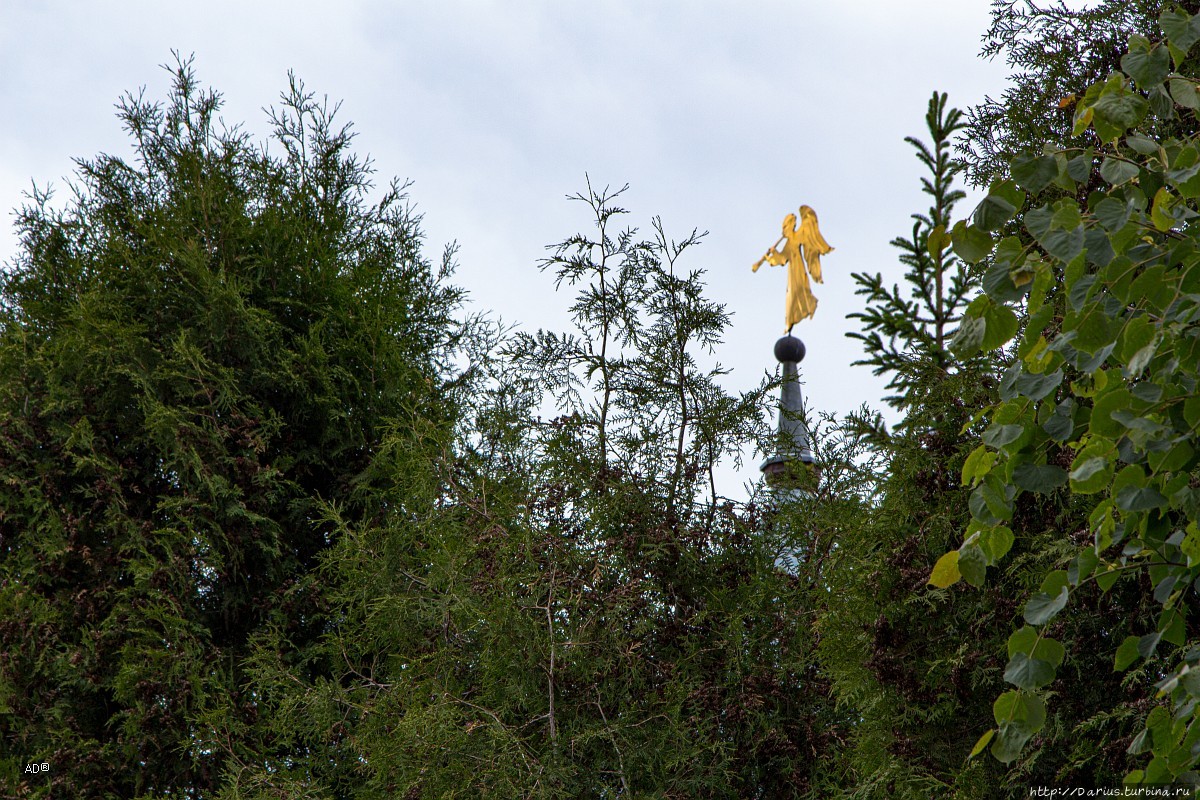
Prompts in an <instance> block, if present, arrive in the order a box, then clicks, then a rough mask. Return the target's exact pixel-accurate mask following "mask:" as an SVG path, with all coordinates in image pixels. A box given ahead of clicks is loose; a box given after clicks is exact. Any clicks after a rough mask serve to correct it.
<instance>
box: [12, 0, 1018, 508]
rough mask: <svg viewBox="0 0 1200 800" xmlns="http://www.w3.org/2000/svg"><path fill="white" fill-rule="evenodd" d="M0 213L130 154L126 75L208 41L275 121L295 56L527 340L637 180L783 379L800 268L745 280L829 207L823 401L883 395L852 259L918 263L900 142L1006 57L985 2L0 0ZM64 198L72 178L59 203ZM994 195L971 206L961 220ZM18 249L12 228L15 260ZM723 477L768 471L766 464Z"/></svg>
mask: <svg viewBox="0 0 1200 800" xmlns="http://www.w3.org/2000/svg"><path fill="white" fill-rule="evenodd" d="M0 10H2V11H3V13H2V14H0V109H3V113H4V115H5V123H4V124H3V125H0V152H2V153H3V158H0V205H3V207H4V208H5V209H6V210H8V209H13V208H15V207H16V206H18V205H19V204H20V203H21V200H22V198H21V193H22V192H23V191H25V190H27V189H28V187H29V185H30V181H31V179H32V180H36V181H37V182H38V184H39V185H44V184H46V183H51V184H52V185H54V186H57V187H59V189H60V190H61V189H63V188H64V183H65V179H66V178H67V177H69V176H70V174H71V171H72V169H73V167H72V163H71V159H72V158H73V157H90V156H93V155H95V154H96V153H98V152H101V151H107V152H112V153H119V154H123V153H126V152H128V150H127V143H126V138H125V135H124V133H123V132H122V131H121V129H120V124H119V122H118V121H117V119H116V118H115V116H114V103H115V102H116V100H117V99H118V97H119V96H120V95H121V94H122V93H123V92H125V91H128V90H137V89H138V88H139V87H141V86H145V87H146V90H147V96H148V97H151V98H156V99H157V98H163V97H165V94H166V90H167V88H168V86H169V83H170V77H169V75H168V74H167V73H166V72H165V71H164V70H162V69H160V68H159V65H161V64H164V63H167V62H170V61H171V60H172V57H171V50H172V49H174V50H178V51H180V52H182V53H183V54H185V55H186V54H194V55H195V68H196V70H197V73H198V75H199V78H200V80H201V81H202V82H203V83H205V84H207V85H210V86H212V87H213V88H215V89H217V90H218V91H219V92H221V93H222V94H223V95H224V98H225V109H224V114H223V116H224V117H225V119H226V120H227V121H229V122H244V123H245V124H246V128H247V129H248V130H249V131H250V132H252V133H255V134H262V133H265V131H266V130H267V125H266V122H265V114H264V112H263V111H262V109H263V107H265V106H268V105H271V104H273V103H275V102H276V101H277V98H278V96H279V93H280V91H282V90H283V89H284V88H285V87H286V82H287V72H288V70H289V69H292V70H295V72H296V73H297V75H298V76H299V77H301V78H302V79H303V80H304V81H305V82H306V84H307V85H308V88H309V89H312V90H314V91H316V92H317V93H318V94H327V95H328V96H329V97H330V99H331V100H335V101H336V100H341V101H342V111H341V115H342V119H344V120H346V121H353V123H354V126H355V129H356V130H357V131H358V135H359V136H358V139H357V149H358V151H359V152H364V153H368V154H370V155H371V156H372V157H373V159H374V161H375V165H376V167H377V169H378V171H379V176H378V177H379V178H380V182H381V183H386V182H387V179H388V178H390V177H392V176H397V177H400V178H402V179H411V180H412V181H413V182H414V183H413V186H412V189H411V197H412V199H413V201H414V202H415V204H416V205H417V207H418V209H419V210H421V211H422V212H423V213H424V229H425V232H426V234H427V243H428V251H427V252H428V255H429V256H430V258H432V259H436V258H438V257H439V255H440V253H441V250H442V248H443V246H444V245H445V244H447V243H449V242H452V241H457V243H458V245H459V255H458V261H459V264H460V268H459V272H458V274H457V282H458V283H459V284H460V285H462V286H464V287H465V288H466V289H467V290H468V291H469V292H470V293H471V296H472V300H473V305H474V307H475V308H477V309H490V310H492V311H493V312H494V313H495V314H496V315H498V316H500V317H501V318H503V319H504V320H505V321H506V322H510V323H517V324H519V325H520V326H522V327H524V328H527V329H530V330H536V329H537V328H539V327H545V328H552V329H558V330H562V329H565V328H566V327H567V325H568V319H567V314H566V310H565V309H566V307H567V306H568V305H569V300H570V298H569V297H567V296H556V295H555V293H554V288H553V279H552V276H550V275H548V274H545V273H541V272H539V271H538V269H537V263H538V261H539V259H541V258H543V257H544V256H545V255H546V250H545V246H546V245H548V244H551V243H554V242H558V241H561V240H562V239H565V238H566V237H567V236H569V235H570V234H572V233H574V232H576V231H581V230H585V229H586V226H587V224H588V211H587V208H586V207H585V206H583V204H581V203H578V202H568V201H567V200H566V199H565V196H566V195H569V194H574V193H576V192H579V191H582V190H583V189H584V188H585V177H584V176H585V173H586V174H587V175H590V177H591V181H592V184H593V186H596V187H602V186H604V185H611V186H613V187H619V186H621V185H623V184H625V183H629V184H630V189H629V191H628V192H627V193H626V194H625V195H624V197H623V203H622V205H623V206H625V207H626V208H628V209H630V211H631V212H632V214H631V215H630V216H629V217H627V220H628V222H629V223H630V224H632V225H634V226H637V227H640V228H642V229H643V230H648V229H649V226H650V220H651V218H652V217H653V216H655V215H658V216H661V217H662V219H663V223H664V225H665V226H666V229H667V232H668V234H673V235H674V236H675V237H676V238H682V237H684V236H686V235H687V233H688V232H690V231H691V229H692V228H699V229H701V230H707V231H709V235H708V237H707V238H706V239H705V240H704V243H703V244H702V245H701V246H700V247H699V248H698V249H696V250H694V251H692V254H691V255H690V257H689V258H688V259H687V261H685V262H683V263H684V264H685V265H686V266H691V267H700V268H703V269H705V270H707V276H706V278H707V281H708V283H709V294H710V296H711V297H713V298H714V299H716V300H718V301H719V302H721V303H724V304H725V305H726V307H727V308H728V310H729V311H730V312H732V314H733V325H732V328H731V329H730V330H729V331H728V335H727V338H726V343H725V345H724V346H723V347H722V348H721V349H720V350H719V352H718V353H717V358H718V359H719V360H720V361H721V362H722V363H723V364H724V365H725V366H727V367H731V368H733V370H734V372H733V375H732V376H730V378H729V381H728V386H729V387H730V388H732V389H744V388H748V387H750V386H752V385H754V384H755V383H757V381H758V379H759V378H760V377H761V375H762V373H763V370H765V369H773V368H774V366H775V364H774V359H773V357H772V355H771V349H772V345H773V343H774V341H775V339H776V338H778V337H779V335H780V334H781V333H782V328H783V312H784V309H783V293H784V288H785V284H786V279H785V275H784V270H781V269H763V270H760V271H759V272H758V273H756V274H751V272H750V264H751V263H752V262H753V261H754V260H755V259H757V258H758V257H759V256H761V255H762V253H763V251H764V250H765V249H766V248H767V246H769V245H770V244H771V243H772V242H774V241H775V240H776V238H777V237H778V235H779V227H780V222H781V220H782V218H783V216H784V215H785V214H787V213H789V212H794V211H795V210H796V209H797V207H798V206H799V205H801V204H807V205H810V206H813V207H814V208H815V209H816V211H817V213H818V214H819V216H820V221H821V229H822V231H823V233H824V235H825V238H826V239H827V240H828V241H829V242H830V243H831V244H832V245H833V246H834V247H836V251H835V252H834V253H832V254H831V255H829V256H827V257H826V258H825V259H824V260H823V266H824V272H825V283H824V285H817V286H815V293H816V295H817V297H818V298H819V301H820V307H819V308H818V310H817V313H816V316H815V317H814V318H813V319H811V320H807V321H804V322H802V323H801V324H800V325H798V326H797V327H796V329H795V333H796V334H797V335H799V336H800V337H801V338H802V339H804V341H805V342H806V344H807V345H808V358H807V359H806V360H805V362H804V364H803V365H802V377H803V379H804V381H805V394H806V395H807V398H808V401H809V403H810V405H811V406H812V407H814V408H816V409H821V410H826V411H830V412H834V413H838V414H841V413H845V412H847V411H850V410H853V409H854V408H856V407H857V406H858V405H859V404H860V403H862V402H864V401H866V402H869V403H871V404H873V405H876V406H878V405H881V403H880V399H879V398H880V397H881V395H882V394H883V393H884V392H883V386H882V384H883V382H882V381H881V380H879V379H877V378H874V377H872V376H871V375H870V372H869V370H867V369H866V368H864V367H851V366H850V362H851V361H853V360H855V359H856V358H858V357H860V355H861V350H860V349H859V345H858V343H857V342H856V341H854V340H850V339H847V338H846V337H845V333H846V332H847V331H849V330H855V329H856V328H855V324H854V321H853V320H847V319H846V314H847V313H849V312H851V311H854V310H856V309H857V308H858V307H859V306H858V301H859V298H857V297H855V295H854V293H853V282H852V280H851V278H850V274H851V273H852V272H882V273H883V274H884V275H885V277H887V278H888V280H889V282H891V281H899V280H900V279H901V276H902V274H903V270H902V268H901V267H900V265H899V264H898V263H897V261H896V252H897V251H896V250H894V249H893V248H892V247H890V246H889V245H888V242H889V241H890V240H891V239H892V238H893V237H895V236H897V235H902V234H905V233H907V232H909V231H910V229H911V221H910V214H912V213H913V212H916V211H922V210H924V209H925V208H927V206H928V203H927V201H926V199H925V197H924V196H923V195H922V194H921V193H920V184H919V181H920V178H921V177H922V176H923V173H922V168H921V166H920V164H919V163H918V162H917V160H916V158H915V157H914V156H913V155H912V149H911V147H910V146H909V145H907V144H905V143H904V141H903V140H904V137H905V136H907V135H916V136H919V137H921V138H926V137H925V132H924V127H923V126H924V121H923V116H924V113H925V108H926V103H927V102H928V99H929V96H930V94H931V93H932V92H933V91H934V90H939V91H946V92H948V93H949V95H950V102H951V104H953V105H957V106H959V107H966V106H968V105H971V104H974V103H977V102H978V101H980V100H981V99H982V98H983V97H984V95H985V94H992V95H993V96H995V95H998V94H999V93H1000V91H1001V90H1002V88H1003V86H1004V81H1005V76H1006V74H1007V72H1006V70H1005V68H1004V65H1003V64H999V63H994V62H986V61H982V60H980V59H979V58H978V56H977V53H978V51H979V48H980V38H981V36H982V34H983V33H984V31H985V30H986V27H987V23H988V10H989V3H988V2H987V0H904V1H903V2H900V1H899V0H859V2H854V3H849V2H846V3H842V2H830V1H828V0H827V1H826V2H814V1H812V0H793V1H792V2H781V1H780V2H755V1H754V0H743V1H742V2H738V3H733V2H706V1H705V0H692V2H687V3H683V2H674V3H667V2H652V1H651V0H625V1H623V2H618V1H616V0H592V1H591V2H587V3H584V2H570V1H568V0H541V1H540V2H533V1H532V0H503V2H501V1H500V0H496V2H459V1H458V0H436V1H434V0H428V1H427V0H407V1H406V0H394V1H393V2H355V1H354V0H343V1H342V2H340V3H338V4H333V3H329V2H320V3H317V2H297V1H295V0H293V1H292V2H286V3H284V2H254V3H247V2H239V3H233V2H224V1H223V0H221V1H218V0H209V1H208V2H205V3H203V4H200V5H196V4H175V3H164V2H161V0H155V2H115V1H112V0H93V1H92V2H83V0H78V1H77V2H63V1H61V0H52V1H50V2H38V3H24V2H18V0H0ZM62 194H63V192H61V191H60V197H61V196H62ZM976 199H977V198H975V197H972V199H971V200H970V201H969V202H964V203H962V204H960V206H959V209H958V210H959V213H960V216H965V215H966V214H968V213H969V212H970V210H971V208H972V206H973V204H974V202H975V200H976ZM15 248H16V239H15V237H14V235H13V233H12V230H11V216H10V217H9V224H7V225H5V226H4V229H3V232H2V233H0V262H7V261H8V260H9V259H11V257H12V255H13V253H14V252H15ZM725 477H726V481H725V482H726V487H725V490H726V491H727V492H730V493H734V492H735V486H734V485H733V484H734V483H735V482H737V481H739V480H741V479H742V478H744V479H746V480H751V479H754V478H756V477H757V469H756V467H755V465H754V464H749V465H747V467H746V469H745V470H743V474H742V475H741V476H740V477H739V476H737V475H734V474H732V473H729V474H727V475H726V476H725Z"/></svg>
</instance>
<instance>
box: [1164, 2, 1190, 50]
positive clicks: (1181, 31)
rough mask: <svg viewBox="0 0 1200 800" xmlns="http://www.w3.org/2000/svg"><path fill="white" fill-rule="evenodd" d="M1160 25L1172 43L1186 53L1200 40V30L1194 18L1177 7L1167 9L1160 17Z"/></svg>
mask: <svg viewBox="0 0 1200 800" xmlns="http://www.w3.org/2000/svg"><path fill="white" fill-rule="evenodd" d="M1158 24H1159V27H1161V28H1162V31H1163V33H1165V34H1166V35H1167V39H1168V41H1170V43H1171V45H1172V46H1174V47H1176V48H1178V49H1179V51H1180V52H1181V53H1183V54H1184V55H1186V54H1187V51H1188V50H1191V49H1192V45H1194V44H1195V43H1196V42H1197V41H1200V30H1198V29H1197V27H1196V25H1195V23H1194V22H1193V20H1192V18H1191V17H1190V16H1189V15H1188V14H1186V13H1184V12H1182V11H1180V10H1179V9H1176V8H1171V9H1166V10H1164V11H1163V12H1162V14H1160V15H1159V17H1158Z"/></svg>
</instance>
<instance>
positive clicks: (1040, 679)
mask: <svg viewBox="0 0 1200 800" xmlns="http://www.w3.org/2000/svg"><path fill="white" fill-rule="evenodd" d="M1004 680H1005V681H1006V682H1008V683H1011V684H1012V685H1014V686H1016V687H1017V688H1019V689H1030V690H1032V689H1040V688H1042V687H1043V686H1045V685H1046V684H1048V683H1050V682H1051V681H1053V680H1054V667H1052V666H1051V665H1050V664H1049V663H1047V662H1045V661H1042V660H1041V659H1040V658H1030V657H1029V656H1027V655H1025V654H1024V653H1017V654H1016V655H1014V656H1013V657H1012V658H1011V659H1009V662H1008V666H1007V667H1006V668H1005V670H1004Z"/></svg>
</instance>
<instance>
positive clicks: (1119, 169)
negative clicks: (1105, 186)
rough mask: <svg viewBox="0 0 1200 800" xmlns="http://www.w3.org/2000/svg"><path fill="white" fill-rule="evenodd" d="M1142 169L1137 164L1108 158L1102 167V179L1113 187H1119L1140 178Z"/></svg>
mask: <svg viewBox="0 0 1200 800" xmlns="http://www.w3.org/2000/svg"><path fill="white" fill-rule="evenodd" d="M1139 172H1141V169H1140V168H1139V167H1138V165H1137V164H1131V163H1130V162H1128V161H1126V160H1124V159H1121V158H1106V159H1104V163H1102V164H1101V165H1100V177H1101V178H1104V180H1106V181H1108V182H1109V183H1111V184H1112V185H1113V186H1119V185H1121V184H1122V183H1125V181H1131V180H1133V179H1134V178H1136V177H1137V176H1138V173H1139Z"/></svg>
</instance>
